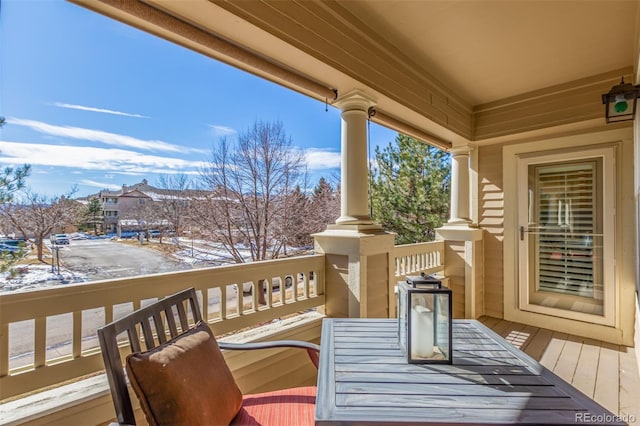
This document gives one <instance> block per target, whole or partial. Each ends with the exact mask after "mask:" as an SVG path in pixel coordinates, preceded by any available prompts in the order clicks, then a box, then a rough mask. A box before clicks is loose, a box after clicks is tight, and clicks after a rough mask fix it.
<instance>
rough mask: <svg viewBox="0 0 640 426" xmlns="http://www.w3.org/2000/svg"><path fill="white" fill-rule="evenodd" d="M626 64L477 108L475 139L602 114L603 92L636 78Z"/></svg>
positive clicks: (567, 122)
mask: <svg viewBox="0 0 640 426" xmlns="http://www.w3.org/2000/svg"><path fill="white" fill-rule="evenodd" d="M631 72H632V69H631V68H625V69H622V70H616V71H613V72H608V73H605V74H600V75H596V76H593V77H589V78H585V79H582V80H578V81H573V82H570V83H566V84H562V85H558V86H554V87H549V88H546V89H543V90H540V91H536V92H531V93H526V94H523V95H520V96H516V97H513V98H508V99H502V100H500V101H497V102H494V103H490V104H485V105H478V106H476V107H475V108H474V140H482V139H488V138H492V137H497V136H504V135H511V134H514V133H518V132H526V131H529V130H537V129H544V128H549V127H553V126H558V125H562V124H569V123H576V122H579V121H585V120H590V119H599V118H601V117H602V114H603V112H602V102H601V94H602V93H606V92H608V91H609V89H610V88H611V86H613V85H615V84H618V82H619V81H620V76H621V75H623V76H624V78H625V80H627V81H631V80H633V78H632V76H631Z"/></svg>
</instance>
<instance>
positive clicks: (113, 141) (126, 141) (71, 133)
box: [7, 117, 206, 153]
mask: <svg viewBox="0 0 640 426" xmlns="http://www.w3.org/2000/svg"><path fill="white" fill-rule="evenodd" d="M7 123H10V124H14V125H18V126H25V127H29V128H30V129H32V130H35V131H37V132H40V133H44V134H47V135H54V136H62V137H66V138H72V139H81V140H87V141H94V142H101V143H104V144H106V145H113V146H123V147H128V148H135V149H144V150H148V151H166V152H180V153H187V152H199V153H204V152H206V151H203V150H198V149H193V148H189V147H186V146H179V145H173V144H170V143H167V142H163V141H158V140H143V139H137V138H134V137H131V136H126V135H119V134H117V133H109V132H103V131H101V130H93V129H84V128H81V127H71V126H56V125H53V124H47V123H43V122H41V121H35V120H24V119H20V118H13V117H11V118H7Z"/></svg>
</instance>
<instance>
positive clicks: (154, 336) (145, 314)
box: [98, 288, 202, 425]
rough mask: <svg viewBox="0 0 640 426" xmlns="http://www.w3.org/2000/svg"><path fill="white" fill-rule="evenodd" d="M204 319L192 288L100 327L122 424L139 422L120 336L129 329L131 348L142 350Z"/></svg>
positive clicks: (158, 343)
mask: <svg viewBox="0 0 640 426" xmlns="http://www.w3.org/2000/svg"><path fill="white" fill-rule="evenodd" d="M189 312H190V313H191V321H190V320H189ZM201 319H202V315H201V313H200V306H199V303H198V298H197V295H196V291H195V290H194V289H193V288H189V289H187V290H183V291H181V292H179V293H176V294H174V295H171V296H167V297H165V298H164V299H161V300H158V301H157V302H154V303H152V304H150V305H147V306H145V307H144V308H141V309H139V310H137V311H135V312H132V313H130V314H128V315H126V316H124V317H123V318H120V319H118V320H116V321H113V322H112V323H110V324H107V325H105V326H103V327H101V328H99V329H98V339H99V341H100V348H101V349H102V358H103V359H104V366H105V369H106V374H107V378H108V380H109V387H110V388H111V396H112V398H113V404H114V406H115V409H116V415H117V419H118V422H119V423H125V424H130V425H135V424H136V423H135V417H134V415H133V407H132V405H131V397H130V395H129V390H128V389H127V381H126V379H125V374H124V371H123V367H122V365H123V363H122V358H121V356H120V345H119V343H118V336H120V335H121V334H123V333H124V332H126V333H127V336H128V339H129V347H130V348H131V351H132V352H142V351H143V350H149V349H152V348H155V347H156V346H158V345H160V344H162V343H165V342H167V340H170V339H172V338H174V337H176V336H179V335H180V334H182V333H184V332H185V331H187V330H189V328H190V326H192V325H195V324H196V323H197V322H198V321H200V320H201ZM140 331H141V333H140ZM143 343H144V349H143Z"/></svg>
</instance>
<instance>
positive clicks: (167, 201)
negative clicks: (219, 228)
mask: <svg viewBox="0 0 640 426" xmlns="http://www.w3.org/2000/svg"><path fill="white" fill-rule="evenodd" d="M158 187H159V188H160V189H162V194H161V198H160V199H159V200H157V202H156V204H157V208H158V213H159V217H160V219H162V220H163V221H164V222H166V223H168V224H170V226H171V227H172V228H173V230H174V231H175V233H176V235H178V236H180V235H182V234H183V233H184V231H185V228H186V227H187V226H188V225H189V223H188V222H189V218H190V214H189V211H190V210H189V209H190V199H189V191H191V187H192V183H191V179H189V177H188V176H187V175H186V174H183V173H179V174H175V175H162V176H160V179H159V180H158ZM160 236H161V239H160V242H162V233H161V234H160Z"/></svg>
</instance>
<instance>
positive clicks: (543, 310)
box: [516, 144, 617, 326]
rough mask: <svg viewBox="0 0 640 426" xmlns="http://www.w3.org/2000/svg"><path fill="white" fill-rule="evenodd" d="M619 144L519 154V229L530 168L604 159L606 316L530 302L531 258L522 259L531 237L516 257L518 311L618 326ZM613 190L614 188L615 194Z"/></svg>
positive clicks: (604, 279)
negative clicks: (617, 226)
mask: <svg viewBox="0 0 640 426" xmlns="http://www.w3.org/2000/svg"><path fill="white" fill-rule="evenodd" d="M615 156H616V147H615V145H611V144H608V145H605V146H601V145H598V146H595V147H588V148H585V149H581V148H576V149H575V150H571V151H567V150H565V149H560V150H552V151H543V152H535V153H526V154H516V162H517V167H516V168H517V192H518V194H517V198H518V201H517V206H516V210H517V211H518V226H526V225H527V224H526V223H525V222H524V217H525V216H526V215H527V212H528V211H527V210H528V209H527V210H525V211H522V206H523V205H524V204H526V203H528V192H527V191H525V190H524V188H526V187H527V180H528V166H530V165H535V164H552V163H558V164H561V163H566V162H571V161H579V160H589V159H592V158H602V187H603V190H602V200H600V203H601V205H602V215H603V230H602V233H603V235H604V237H603V248H602V262H603V264H602V267H603V269H604V270H603V281H604V289H603V292H604V295H603V315H594V314H587V313H583V312H576V311H570V310H564V309H557V308H552V307H547V306H541V305H537V304H534V303H531V302H530V300H529V294H530V293H529V283H527V282H525V281H527V280H528V277H529V276H530V274H529V269H528V268H529V266H530V265H529V259H528V258H527V259H523V258H522V257H523V256H521V255H522V254H523V253H524V250H525V248H526V246H527V242H528V240H527V238H525V239H524V240H523V239H522V238H519V241H518V247H517V250H518V254H517V256H516V259H517V263H518V271H519V273H518V281H517V284H516V285H517V286H518V295H519V297H518V309H520V310H524V311H529V312H535V313H539V314H543V315H552V316H558V317H561V318H566V319H571V320H577V321H585V322H590V323H595V324H604V325H609V326H613V325H614V324H615V300H616V285H615V283H616V280H615V259H616V258H615V240H616V235H615V199H616V197H615V194H616V188H617V185H616V179H615ZM611 188H614V190H613V191H612V190H611Z"/></svg>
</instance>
